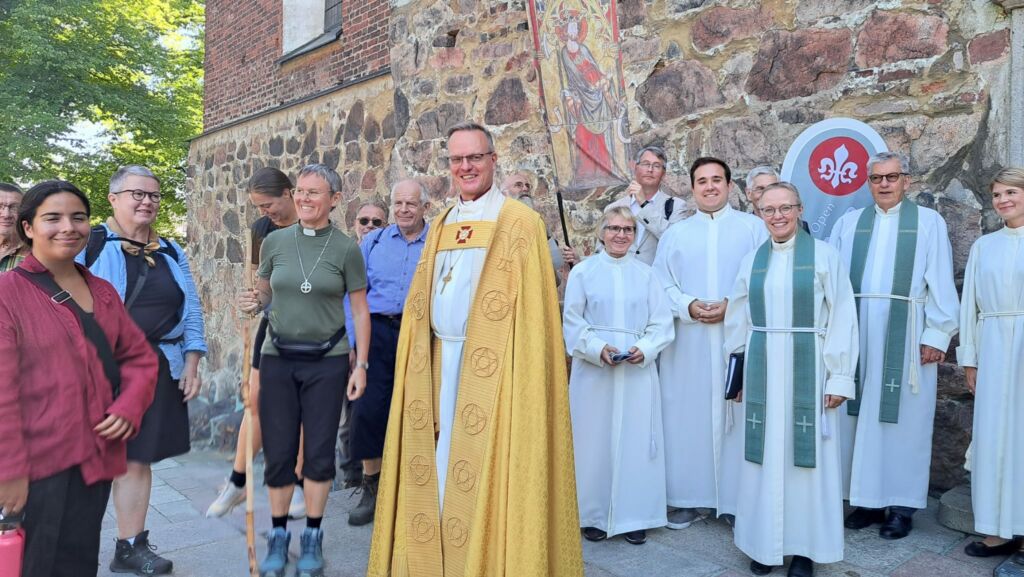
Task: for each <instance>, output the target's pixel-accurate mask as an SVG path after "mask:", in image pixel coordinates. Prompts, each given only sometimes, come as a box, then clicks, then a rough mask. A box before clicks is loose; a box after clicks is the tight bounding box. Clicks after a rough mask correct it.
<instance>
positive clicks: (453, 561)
mask: <svg viewBox="0 0 1024 577" xmlns="http://www.w3.org/2000/svg"><path fill="white" fill-rule="evenodd" d="M447 213H448V211H445V212H443V213H442V214H441V215H439V216H438V218H437V219H435V221H434V223H433V224H432V226H431V227H430V232H429V234H428V236H427V240H426V246H425V247H424V249H423V255H422V257H421V260H420V262H419V264H418V266H417V269H416V275H415V276H414V278H413V281H412V284H411V286H410V288H409V296H408V298H407V301H406V305H405V314H404V316H403V319H402V329H401V333H400V336H399V344H398V353H397V359H396V367H395V386H394V393H393V398H392V403H391V412H390V415H389V423H388V425H389V426H388V432H387V438H386V441H385V445H384V458H383V468H382V472H381V479H380V487H379V491H378V495H377V511H376V517H375V519H374V532H373V543H372V545H371V549H370V559H369V564H368V568H367V575H368V576H369V577H406V576H408V577H442V576H443V577H464V576H478V575H480V576H483V575H486V576H488V577H502V576H509V577H512V576H513V575H516V576H517V575H558V576H566V577H582V575H583V561H582V553H581V549H580V538H579V513H578V511H577V505H576V483H575V473H574V465H573V451H572V428H571V423H570V419H569V401H568V387H567V379H566V373H565V348H564V343H563V342H562V331H561V322H560V320H561V316H560V314H559V310H558V299H557V293H556V291H555V282H554V278H553V272H552V271H553V269H552V266H551V260H550V255H549V253H548V247H547V238H546V235H545V232H544V226H543V223H542V222H541V220H540V217H539V215H537V213H535V212H533V211H532V210H530V209H529V208H527V207H526V206H525V205H523V204H522V203H519V202H516V201H511V200H506V202H505V203H504V205H503V207H502V209H501V213H500V214H499V216H498V220H497V222H487V221H462V222H457V223H452V224H449V225H444V220H445V217H446V216H447ZM469 248H484V249H486V250H487V253H486V257H485V259H484V264H483V268H482V270H481V273H480V278H479V282H478V284H477V286H476V290H475V292H474V294H473V297H472V302H469V303H467V306H469V307H471V308H470V312H469V320H468V323H467V326H466V340H465V344H464V347H463V357H462V365H461V368H460V374H459V382H458V395H457V400H456V404H455V413H454V414H455V419H454V422H453V427H452V431H451V435H452V442H451V454H450V457H449V461H448V465H447V479H446V483H445V490H444V503H443V507H441V506H440V504H439V503H438V486H437V483H438V480H437V475H436V472H435V465H434V463H435V458H436V453H435V451H436V439H437V433H438V426H439V425H438V423H439V408H438V407H439V392H440V374H441V367H440V364H441V352H440V351H441V347H440V341H439V339H437V338H436V337H435V336H433V334H432V331H431V320H430V319H431V297H432V295H433V294H434V288H435V287H434V286H432V283H433V279H434V278H435V272H436V273H438V274H440V275H441V276H442V278H439V280H438V282H442V283H443V282H444V280H443V275H444V273H445V271H446V270H447V269H448V267H450V266H452V265H451V264H447V265H446V264H445V261H446V260H447V261H449V263H450V262H452V259H454V258H458V255H457V254H454V253H459V252H462V249H469ZM445 251H450V252H445ZM436 267H439V268H436Z"/></svg>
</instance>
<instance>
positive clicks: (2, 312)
mask: <svg viewBox="0 0 1024 577" xmlns="http://www.w3.org/2000/svg"><path fill="white" fill-rule="evenodd" d="M20 266H21V267H22V268H25V269H27V270H28V271H31V272H44V271H46V268H45V267H44V266H43V265H42V264H40V263H39V261H38V260H36V258H35V257H34V256H32V255H29V256H28V257H27V258H26V259H25V261H24V262H22V263H21V265H20ZM78 270H79V271H80V272H81V273H82V276H84V277H85V280H86V283H87V284H88V285H89V291H90V292H91V293H92V298H93V310H94V315H95V318H96V322H97V323H98V324H99V325H100V327H101V328H102V329H103V332H104V333H106V334H107V337H108V338H109V340H110V342H111V344H112V346H111V349H113V351H114V358H115V359H116V360H117V362H118V364H119V365H120V367H121V394H120V396H119V397H118V398H117V400H116V401H115V400H114V399H113V392H112V390H111V385H110V382H109V381H107V377H106V375H104V374H103V363H102V362H101V361H100V359H99V356H98V355H97V353H96V349H95V347H93V345H92V343H91V342H89V341H88V340H87V339H86V338H85V335H84V333H83V332H82V327H81V324H80V323H79V321H78V317H77V316H75V313H73V312H72V311H71V310H70V309H68V308H67V307H65V306H63V305H58V304H56V303H54V302H53V301H51V300H50V298H49V297H48V296H47V295H46V294H45V293H43V291H42V290H41V289H40V288H39V287H37V286H36V285H34V284H32V282H31V281H29V280H28V279H27V278H25V277H24V276H22V275H21V274H19V273H16V272H13V271H12V272H8V273H4V274H0V481H9V480H11V479H17V478H20V477H25V476H28V478H29V480H30V481H35V480H38V479H42V478H45V477H49V476H51V475H54V474H56V473H59V472H60V471H63V470H64V469H67V468H69V467H74V466H76V465H79V466H80V467H81V471H82V477H83V479H84V480H85V482H86V483H87V484H92V483H95V482H97V481H105V480H112V479H114V478H115V477H117V476H119V475H122V474H124V472H125V470H126V450H125V442H124V441H116V442H112V441H107V440H105V439H102V438H100V437H99V436H97V435H96V433H94V432H93V430H92V429H93V427H95V426H96V425H97V424H99V423H100V422H101V421H102V420H103V419H104V418H105V416H106V415H108V414H110V415H117V416H119V417H123V418H125V419H127V420H128V421H129V422H130V423H131V424H132V425H133V426H134V427H135V430H136V431H138V429H139V425H140V423H141V421H142V415H143V414H144V413H145V412H146V409H147V408H149V404H150V403H151V402H153V393H154V388H155V386H156V379H157V357H156V354H155V353H154V352H153V349H152V348H151V347H150V345H149V343H147V342H146V337H145V335H143V334H142V331H141V330H139V328H138V327H137V326H136V325H135V322H134V321H132V319H131V317H129V316H128V312H127V311H125V308H124V304H122V302H121V299H120V298H119V297H118V295H117V292H116V291H115V290H114V287H113V286H111V285H110V283H108V282H107V281H105V280H103V279H101V278H99V277H97V276H94V275H93V274H92V273H90V272H89V271H88V269H86V268H84V267H81V266H79V267H78Z"/></svg>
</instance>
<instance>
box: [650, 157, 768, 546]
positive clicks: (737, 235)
mask: <svg viewBox="0 0 1024 577" xmlns="http://www.w3.org/2000/svg"><path fill="white" fill-rule="evenodd" d="M690 185H691V187H692V189H693V199H694V201H695V202H696V203H697V212H696V213H695V214H693V216H690V217H689V218H687V219H685V220H683V221H682V222H680V223H679V224H677V225H675V226H672V227H670V228H669V229H668V230H667V231H665V234H663V235H662V236H661V241H660V242H659V243H658V252H657V256H656V257H655V259H654V270H655V273H656V276H657V278H658V279H659V281H660V282H661V286H662V287H663V288H664V289H665V292H666V293H667V295H668V298H669V303H670V305H671V309H672V315H673V316H674V317H675V332H676V339H675V341H674V342H672V343H671V344H669V345H668V346H667V347H666V348H665V350H663V351H662V353H661V371H660V374H661V389H662V395H661V396H662V414H663V415H664V417H663V419H662V421H663V422H664V428H665V470H666V475H667V484H666V487H667V490H668V505H669V507H670V509H671V510H670V511H669V513H668V525H667V526H668V528H669V529H684V528H686V527H689V526H690V524H691V523H693V522H694V521H696V520H697V519H698V518H699V517H700V515H699V513H698V512H697V508H698V507H706V508H709V509H717V511H718V514H719V515H723V514H725V515H732V514H734V513H735V500H736V483H737V476H738V475H737V473H738V469H739V465H740V460H741V459H742V451H743V449H742V438H740V437H739V435H736V434H730V432H735V428H734V429H733V431H729V430H728V428H727V427H726V421H727V412H728V411H731V410H733V409H732V403H726V401H725V381H726V378H725V374H724V373H725V368H726V360H725V359H723V357H722V343H723V339H724V333H723V324H722V321H723V320H724V318H725V311H726V308H727V306H728V304H729V300H728V296H729V293H730V291H731V290H732V286H733V283H734V282H735V280H736V275H737V273H738V272H739V266H740V261H741V260H742V259H743V257H744V256H746V254H747V253H749V252H750V251H752V250H754V249H755V248H757V247H758V246H760V245H761V243H763V242H764V241H765V239H766V238H767V237H768V233H767V232H766V231H765V227H764V224H762V222H761V220H760V219H758V218H757V217H755V216H753V215H751V214H747V213H745V212H741V211H738V210H735V209H733V208H732V207H731V206H730V205H729V189H730V188H731V185H732V173H731V171H730V169H729V166H728V165H727V164H726V163H725V162H724V161H722V160H719V159H717V158H711V157H703V158H698V159H697V160H696V161H694V163H693V165H692V166H691V167H690Z"/></svg>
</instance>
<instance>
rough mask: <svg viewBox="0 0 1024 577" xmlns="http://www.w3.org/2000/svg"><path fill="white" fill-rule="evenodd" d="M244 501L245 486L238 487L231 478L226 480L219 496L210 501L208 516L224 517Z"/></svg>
mask: <svg viewBox="0 0 1024 577" xmlns="http://www.w3.org/2000/svg"><path fill="white" fill-rule="evenodd" d="M242 503H245V487H236V486H235V484H234V483H232V482H231V480H230V479H229V480H227V481H225V482H224V486H223V487H221V489H220V494H219V495H217V498H216V499H214V500H213V503H210V508H209V509H207V510H206V516H207V518H210V517H223V516H224V515H227V514H228V513H230V512H231V510H232V509H234V508H235V507H237V506H239V505H241V504H242Z"/></svg>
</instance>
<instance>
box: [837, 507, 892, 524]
mask: <svg viewBox="0 0 1024 577" xmlns="http://www.w3.org/2000/svg"><path fill="white" fill-rule="evenodd" d="M884 522H885V509H868V508H867V507H857V508H856V509H854V510H853V513H850V515H849V516H848V517H847V518H846V520H845V521H843V527H846V528H847V529H863V528H864V527H869V526H871V525H874V524H875V523H884Z"/></svg>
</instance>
